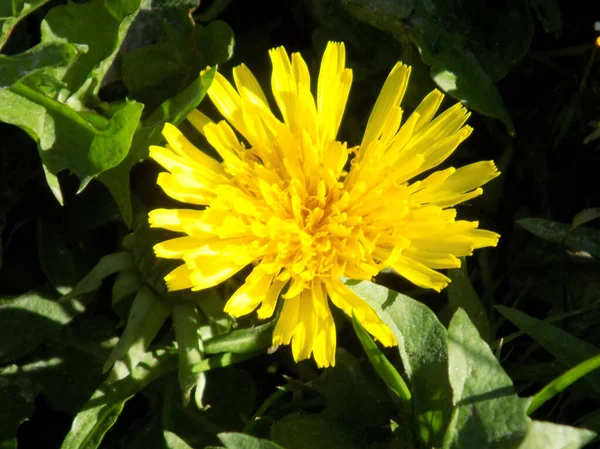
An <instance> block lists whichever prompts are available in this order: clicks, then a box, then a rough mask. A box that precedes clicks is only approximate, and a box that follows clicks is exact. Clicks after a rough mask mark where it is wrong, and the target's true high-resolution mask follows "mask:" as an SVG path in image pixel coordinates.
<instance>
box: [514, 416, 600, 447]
mask: <svg viewBox="0 0 600 449" xmlns="http://www.w3.org/2000/svg"><path fill="white" fill-rule="evenodd" d="M595 436H596V433H594V432H592V431H591V430H587V429H577V428H576V427H570V426H563V425H561V424H554V423H550V422H543V421H533V422H532V423H531V425H530V426H529V431H528V432H527V435H526V436H525V440H523V442H522V443H521V445H520V446H519V447H518V449H579V448H582V447H584V446H585V445H586V444H587V443H589V442H590V441H592V440H593V439H594V437H595Z"/></svg>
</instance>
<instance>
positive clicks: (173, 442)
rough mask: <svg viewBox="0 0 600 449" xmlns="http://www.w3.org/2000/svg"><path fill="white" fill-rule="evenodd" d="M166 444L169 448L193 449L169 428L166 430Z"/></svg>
mask: <svg viewBox="0 0 600 449" xmlns="http://www.w3.org/2000/svg"><path fill="white" fill-rule="evenodd" d="M164 437H165V444H166V445H167V449H193V448H192V446H190V445H189V444H187V443H186V442H185V441H183V440H182V439H181V438H179V437H178V436H177V435H175V434H174V433H173V432H169V431H168V430H165V431H164Z"/></svg>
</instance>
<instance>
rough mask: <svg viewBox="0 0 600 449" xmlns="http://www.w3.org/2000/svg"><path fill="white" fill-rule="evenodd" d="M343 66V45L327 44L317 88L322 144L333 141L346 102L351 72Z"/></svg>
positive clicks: (350, 83) (344, 60) (344, 54)
mask: <svg viewBox="0 0 600 449" xmlns="http://www.w3.org/2000/svg"><path fill="white" fill-rule="evenodd" d="M345 66H346V50H345V47H344V44H343V43H337V42H329V43H328V44H327V48H326V49H325V52H324V53H323V59H322V61H321V69H320V71H319V82H318V86H317V111H318V116H319V123H320V126H321V133H322V138H323V142H324V143H325V142H329V141H333V140H334V139H335V136H336V135H337V132H338V128H339V127H340V123H341V121H342V116H343V114H344V109H345V108H346V102H347V101H348V94H349V92H350V86H351V85H352V71H351V70H350V69H346V67H345Z"/></svg>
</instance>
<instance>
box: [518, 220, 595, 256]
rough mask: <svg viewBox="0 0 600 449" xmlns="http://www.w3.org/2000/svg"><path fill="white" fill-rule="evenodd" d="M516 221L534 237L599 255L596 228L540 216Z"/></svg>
mask: <svg viewBox="0 0 600 449" xmlns="http://www.w3.org/2000/svg"><path fill="white" fill-rule="evenodd" d="M517 223H518V224H519V226H522V227H523V228H525V229H527V230H528V231H529V232H531V233H532V234H533V235H535V236H536V237H539V238H541V239H544V240H548V241H550V242H554V243H559V244H561V245H565V246H567V247H568V248H570V249H572V250H574V251H585V252H587V253H589V254H591V255H593V256H596V257H600V231H598V230H597V229H591V228H586V227H583V226H579V225H578V223H575V224H576V225H577V226H569V225H567V224H563V223H557V222H555V221H550V220H544V219H541V218H524V219H521V220H518V221H517Z"/></svg>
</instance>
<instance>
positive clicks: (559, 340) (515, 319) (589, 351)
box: [496, 306, 600, 392]
mask: <svg viewBox="0 0 600 449" xmlns="http://www.w3.org/2000/svg"><path fill="white" fill-rule="evenodd" d="M496 309H497V310H498V311H499V312H500V313H501V314H502V315H504V317H506V318H507V319H508V320H510V321H511V322H512V323H513V324H514V325H515V326H517V327H518V328H519V329H521V330H522V331H523V332H525V333H526V334H528V335H529V336H530V337H531V338H533V339H534V340H535V341H537V342H538V343H539V344H540V345H541V346H542V347H544V348H545V349H546V350H547V351H548V352H550V353H551V354H552V355H553V356H554V357H556V358H557V359H558V360H559V361H560V362H562V363H563V364H565V365H566V366H568V367H573V366H575V365H577V364H579V363H581V362H583V361H585V360H587V359H589V358H591V357H594V356H596V355H597V354H598V353H600V349H598V348H597V347H596V346H594V345H592V344H591V343H588V342H586V341H584V340H580V339H579V338H576V337H574V336H572V335H571V334H569V333H568V332H565V331H563V330H562V329H559V328H557V327H555V326H552V325H551V324H549V323H547V322H544V321H541V320H538V319H535V318H532V317H530V316H529V315H527V314H525V313H523V312H520V311H518V310H516V309H511V308H509V307H504V306H496ZM585 379H586V380H587V381H588V382H589V383H590V384H591V385H592V387H594V389H595V390H596V391H597V392H600V373H599V372H598V371H595V372H591V373H589V374H588V375H586V376H585Z"/></svg>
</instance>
